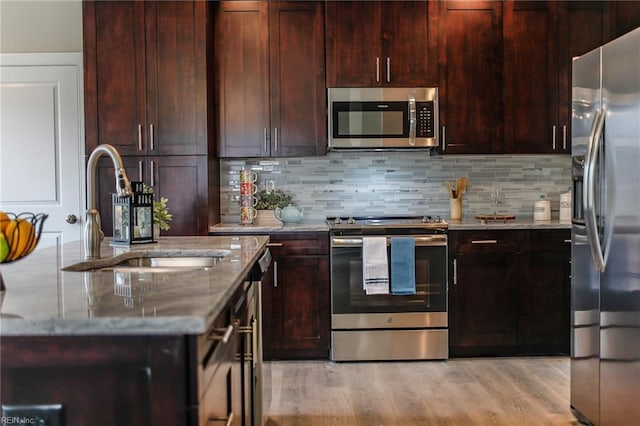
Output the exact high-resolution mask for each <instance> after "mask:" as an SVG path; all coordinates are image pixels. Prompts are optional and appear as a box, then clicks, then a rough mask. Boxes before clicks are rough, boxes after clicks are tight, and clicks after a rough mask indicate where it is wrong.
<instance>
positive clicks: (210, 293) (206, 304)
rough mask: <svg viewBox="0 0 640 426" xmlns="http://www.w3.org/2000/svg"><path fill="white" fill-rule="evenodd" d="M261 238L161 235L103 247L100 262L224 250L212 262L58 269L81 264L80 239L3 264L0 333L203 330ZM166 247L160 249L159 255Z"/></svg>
mask: <svg viewBox="0 0 640 426" xmlns="http://www.w3.org/2000/svg"><path fill="white" fill-rule="evenodd" d="M268 241H269V238H268V237H266V236H220V237H160V238H159V241H158V242H157V243H153V244H139V245H132V246H117V247H116V246H110V245H109V244H108V242H105V243H103V245H102V247H101V260H100V261H99V262H98V263H96V265H98V264H100V262H102V263H104V262H105V259H106V258H112V257H114V256H118V257H119V258H131V257H135V256H138V255H139V254H145V255H147V256H149V255H153V254H154V253H155V254H164V255H200V256H202V255H207V254H211V255H213V254H220V253H221V251H223V252H224V254H225V256H224V257H223V258H222V259H221V260H220V261H219V262H218V263H217V264H216V265H214V266H213V267H211V268H208V269H195V270H180V271H176V270H161V271H160V272H149V271H148V270H147V271H140V270H137V271H136V270H134V269H130V270H127V269H126V268H123V269H118V268H113V269H111V270H103V271H101V270H95V271H87V272H70V271H61V268H62V267H68V266H70V265H72V264H76V263H77V262H81V261H82V259H81V257H80V241H76V242H72V243H67V244H64V245H63V246H62V250H61V251H58V250H56V249H55V248H45V249H41V250H36V251H35V252H33V253H32V254H30V255H29V256H28V257H26V258H24V259H21V260H19V261H17V262H15V263H11V264H6V265H1V266H0V271H1V272H2V276H3V278H4V282H5V285H6V290H5V291H4V292H2V293H0V297H1V299H0V335H5V336H6V335H22V336H29V335H106V334H109V335H147V334H200V333H203V332H205V331H206V330H207V329H208V328H209V326H210V325H211V323H212V322H213V320H214V319H215V318H216V317H217V315H218V314H219V313H220V312H221V311H222V309H223V308H224V305H225V304H226V303H227V302H228V300H229V298H230V297H231V294H232V293H233V291H234V290H235V289H236V288H237V287H238V285H240V284H241V283H242V282H243V280H244V278H245V277H246V275H247V273H248V272H249V271H250V269H251V267H252V266H253V265H254V263H255V262H256V260H257V259H258V258H259V256H260V254H261V253H262V251H263V249H264V247H265V246H266V244H267V242H268ZM162 252H164V253H162ZM91 262H95V261H91Z"/></svg>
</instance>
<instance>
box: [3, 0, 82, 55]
mask: <svg viewBox="0 0 640 426" xmlns="http://www.w3.org/2000/svg"><path fill="white" fill-rule="evenodd" d="M38 52H82V2H81V1H80V0H45V1H32V0H0V53H38Z"/></svg>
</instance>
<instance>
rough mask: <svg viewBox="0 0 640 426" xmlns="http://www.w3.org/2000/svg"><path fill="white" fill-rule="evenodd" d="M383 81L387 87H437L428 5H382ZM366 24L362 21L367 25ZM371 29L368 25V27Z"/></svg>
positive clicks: (405, 2)
mask: <svg viewBox="0 0 640 426" xmlns="http://www.w3.org/2000/svg"><path fill="white" fill-rule="evenodd" d="M381 7H382V13H381V15H382V57H381V58H380V68H381V75H382V77H381V79H382V84H383V85H385V86H396V87H403V86H404V87H407V86H409V87H411V86H414V87H424V86H436V85H437V80H436V78H435V75H436V74H435V72H434V71H435V70H436V65H437V50H436V49H435V45H434V46H430V44H429V43H430V42H432V43H433V40H430V38H429V28H430V23H429V10H428V9H429V4H428V2H426V1H393V2H381ZM365 22H366V21H362V23H365ZM365 27H368V23H367V24H366V25H365Z"/></svg>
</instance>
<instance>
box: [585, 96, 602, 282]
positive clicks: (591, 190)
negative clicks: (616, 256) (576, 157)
mask: <svg viewBox="0 0 640 426" xmlns="http://www.w3.org/2000/svg"><path fill="white" fill-rule="evenodd" d="M604 118H605V113H604V110H603V109H599V110H598V111H596V114H595V117H594V119H593V125H592V126H591V132H590V134H589V145H588V147H587V158H586V159H585V165H584V191H583V194H582V204H583V209H584V219H585V225H586V228H587V237H588V238H587V239H588V241H589V249H590V250H591V257H592V258H593V263H594V266H595V269H596V271H599V272H602V271H604V266H605V262H604V256H603V253H602V246H601V245H600V238H599V234H598V224H597V218H596V210H595V192H596V187H595V185H596V181H595V167H596V163H597V161H598V155H599V153H600V143H601V141H602V131H603V129H604Z"/></svg>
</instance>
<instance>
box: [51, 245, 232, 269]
mask: <svg viewBox="0 0 640 426" xmlns="http://www.w3.org/2000/svg"><path fill="white" fill-rule="evenodd" d="M228 254H229V251H228V250H213V251H211V250H210V251H206V252H202V253H197V254H188V255H187V254H184V252H179V254H178V253H171V252H165V253H152V254H142V255H140V256H135V257H131V253H128V254H127V255H126V256H123V255H120V256H115V257H112V258H107V259H98V260H93V261H91V260H88V261H84V262H80V263H76V264H73V265H70V266H67V267H65V268H62V270H63V271H71V272H84V271H99V270H114V269H118V270H129V271H139V272H143V271H144V272H178V271H185V270H194V269H208V268H212V267H214V266H215V265H216V264H217V263H218V262H220V261H221V260H222V259H223V258H224V257H225V256H226V255H228Z"/></svg>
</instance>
